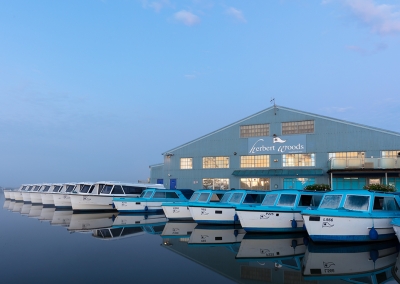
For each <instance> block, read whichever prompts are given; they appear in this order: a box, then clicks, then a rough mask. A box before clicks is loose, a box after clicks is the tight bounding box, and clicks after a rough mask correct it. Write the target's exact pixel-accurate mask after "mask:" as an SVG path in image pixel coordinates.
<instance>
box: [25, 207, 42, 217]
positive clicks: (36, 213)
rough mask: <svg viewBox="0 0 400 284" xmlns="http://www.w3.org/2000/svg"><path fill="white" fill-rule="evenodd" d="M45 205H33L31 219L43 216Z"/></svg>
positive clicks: (30, 212)
mask: <svg viewBox="0 0 400 284" xmlns="http://www.w3.org/2000/svg"><path fill="white" fill-rule="evenodd" d="M42 209H43V205H32V206H31V210H29V214H28V216H29V218H38V217H39V216H40V214H42Z"/></svg>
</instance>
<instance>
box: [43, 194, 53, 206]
mask: <svg viewBox="0 0 400 284" xmlns="http://www.w3.org/2000/svg"><path fill="white" fill-rule="evenodd" d="M40 196H41V198H42V204H43V206H54V199H53V194H52V193H41V194H40Z"/></svg>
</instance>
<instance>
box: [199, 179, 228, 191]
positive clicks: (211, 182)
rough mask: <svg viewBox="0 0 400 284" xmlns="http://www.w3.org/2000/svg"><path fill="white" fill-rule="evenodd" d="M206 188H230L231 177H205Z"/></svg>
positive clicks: (204, 186)
mask: <svg viewBox="0 0 400 284" xmlns="http://www.w3.org/2000/svg"><path fill="white" fill-rule="evenodd" d="M203 188H204V189H223V190H227V189H229V179H227V178H204V179H203Z"/></svg>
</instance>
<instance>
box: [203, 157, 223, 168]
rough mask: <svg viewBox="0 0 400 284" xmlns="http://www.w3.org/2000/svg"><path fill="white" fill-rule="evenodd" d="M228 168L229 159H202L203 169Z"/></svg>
mask: <svg viewBox="0 0 400 284" xmlns="http://www.w3.org/2000/svg"><path fill="white" fill-rule="evenodd" d="M226 168H229V157H203V169H226Z"/></svg>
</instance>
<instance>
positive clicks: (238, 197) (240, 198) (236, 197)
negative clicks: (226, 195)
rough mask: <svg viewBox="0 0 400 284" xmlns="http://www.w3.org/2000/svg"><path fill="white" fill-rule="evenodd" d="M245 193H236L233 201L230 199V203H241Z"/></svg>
mask: <svg viewBox="0 0 400 284" xmlns="http://www.w3.org/2000/svg"><path fill="white" fill-rule="evenodd" d="M242 197H243V193H234V194H232V197H231V199H229V203H240V200H242Z"/></svg>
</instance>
